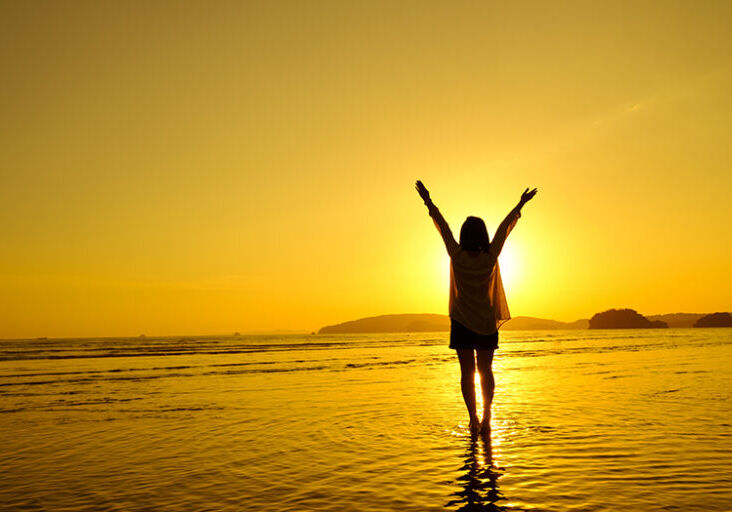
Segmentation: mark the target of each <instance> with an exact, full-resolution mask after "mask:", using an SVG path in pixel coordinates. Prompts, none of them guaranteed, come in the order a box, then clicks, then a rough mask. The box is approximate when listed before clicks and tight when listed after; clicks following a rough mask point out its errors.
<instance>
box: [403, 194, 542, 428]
mask: <svg viewBox="0 0 732 512" xmlns="http://www.w3.org/2000/svg"><path fill="white" fill-rule="evenodd" d="M417 192H419V195H420V197H421V198H422V199H423V200H424V204H425V205H427V208H428V209H429V212H430V217H432V220H433V221H434V222H435V226H437V230H438V231H439V232H440V235H442V239H443V240H444V242H445V247H446V248H447V254H449V255H450V348H452V349H455V350H456V352H457V356H458V360H459V361H460V386H461V388H462V391H463V399H464V400H465V405H466V406H467V408H468V413H469V414H470V430H471V432H478V431H479V430H480V431H483V432H488V431H489V430H490V428H491V426H490V421H491V403H492V402H493V390H494V388H495V382H494V380H493V369H492V368H491V366H492V364H493V351H494V350H495V349H497V348H498V328H499V327H500V326H501V324H502V323H503V322H505V321H506V320H508V319H510V318H511V315H510V314H509V312H508V304H507V303H506V295H505V293H504V291H503V283H502V282H501V272H500V269H499V268H498V255H499V254H500V253H501V249H502V248H503V243H504V242H505V241H506V237H507V236H508V234H509V233H510V232H511V230H512V229H513V227H514V226H515V225H516V222H517V221H518V219H519V217H521V208H522V207H523V206H524V205H525V204H526V203H527V202H528V201H529V200H531V198H533V197H534V195H536V189H533V190H531V191H529V189H528V188H527V189H526V190H525V191H524V193H523V194H521V200H520V201H519V203H518V205H516V207H515V208H514V209H513V210H511V212H510V213H509V214H508V216H506V218H505V219H504V220H503V222H501V225H500V226H498V229H497V230H496V234H495V236H494V237H493V241H492V242H491V241H490V240H489V239H488V231H487V230H486V228H485V223H484V222H483V220H482V219H480V218H478V217H468V218H467V219H465V222H464V223H463V226H462V228H460V243H459V244H458V243H457V242H456V241H455V238H454V237H453V236H452V231H450V227H449V226H448V225H447V222H445V219H444V218H443V217H442V214H441V213H440V210H438V209H437V206H435V204H434V203H433V202H432V199H430V193H429V192H428V191H427V188H425V186H424V185H423V184H422V182H421V181H417ZM476 354H477V360H478V371H479V372H480V381H481V383H482V390H483V423H482V424H481V422H480V419H479V418H478V415H477V413H476V410H475V361H476Z"/></svg>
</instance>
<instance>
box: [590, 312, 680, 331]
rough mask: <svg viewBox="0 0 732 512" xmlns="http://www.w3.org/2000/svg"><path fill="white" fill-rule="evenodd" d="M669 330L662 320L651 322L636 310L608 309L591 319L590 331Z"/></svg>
mask: <svg viewBox="0 0 732 512" xmlns="http://www.w3.org/2000/svg"><path fill="white" fill-rule="evenodd" d="M653 328H668V324H667V323H666V322H664V321H662V320H649V319H648V318H646V317H644V316H643V315H641V314H640V313H638V312H637V311H636V310H634V309H608V310H607V311H603V312H602V313H597V314H595V315H594V316H593V317H592V318H590V329H653Z"/></svg>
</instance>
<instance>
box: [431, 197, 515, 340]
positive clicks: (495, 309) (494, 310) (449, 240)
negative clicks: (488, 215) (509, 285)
mask: <svg viewBox="0 0 732 512" xmlns="http://www.w3.org/2000/svg"><path fill="white" fill-rule="evenodd" d="M427 208H428V209H429V212H430V217H432V220H433V221H434V222H435V226H437V230H438V231H439V232H440V235H442V239H443V240H444V242H445V247H446V248H447V253H448V254H449V255H450V318H452V319H453V320H456V321H458V322H460V323H461V324H463V325H464V326H465V327H467V328H468V329H470V330H471V331H474V332H476V333H478V334H493V333H495V332H496V331H497V330H498V328H499V327H500V326H501V325H502V324H503V323H504V322H506V321H507V320H509V319H510V318H511V314H510V313H509V311H508V304H507V302H506V294H505V292H504V291H503V282H502V281H501V271H500V268H499V267H498V255H499V254H500V253H501V249H502V248H503V243H504V242H505V241H506V237H507V236H508V234H509V233H510V232H511V230H512V229H513V227H514V226H515V225H516V222H517V221H518V219H519V217H521V206H520V205H519V206H517V207H516V208H514V209H513V210H511V212H510V213H509V214H508V216H507V217H506V218H505V219H504V220H503V222H501V225H500V226H499V227H498V229H497V230H496V234H495V236H494V237H493V240H492V241H491V243H490V248H489V250H488V251H479V252H477V253H476V252H475V251H471V252H472V253H473V254H471V252H468V251H466V250H464V249H462V248H461V247H460V245H459V244H458V243H457V242H456V241H455V238H454V237H453V236H452V231H450V227H449V226H448V225H447V222H446V221H445V219H444V218H443V217H442V214H441V213H440V210H438V209H437V207H436V206H435V205H434V204H432V203H431V202H430V203H429V204H428V205H427Z"/></svg>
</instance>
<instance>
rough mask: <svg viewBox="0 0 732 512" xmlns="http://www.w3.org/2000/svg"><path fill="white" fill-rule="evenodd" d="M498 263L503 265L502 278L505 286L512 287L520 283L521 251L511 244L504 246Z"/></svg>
mask: <svg viewBox="0 0 732 512" xmlns="http://www.w3.org/2000/svg"><path fill="white" fill-rule="evenodd" d="M498 263H499V264H500V266H501V279H502V280H503V287H504V288H507V289H508V288H512V287H513V285H515V284H516V283H518V281H519V277H520V276H519V274H520V268H521V261H520V256H519V252H518V251H517V250H516V249H515V248H514V247H513V246H512V245H510V244H506V245H505V246H503V250H501V255H500V256H498Z"/></svg>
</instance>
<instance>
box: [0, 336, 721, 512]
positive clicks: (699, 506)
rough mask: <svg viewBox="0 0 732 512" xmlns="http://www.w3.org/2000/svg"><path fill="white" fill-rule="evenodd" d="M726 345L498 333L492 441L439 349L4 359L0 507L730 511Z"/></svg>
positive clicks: (423, 339) (207, 343)
mask: <svg viewBox="0 0 732 512" xmlns="http://www.w3.org/2000/svg"><path fill="white" fill-rule="evenodd" d="M731 334H732V330H725V329H709V330H701V329H668V330H663V331H661V330H647V331H614V332H613V331H552V332H537V331H532V332H507V333H505V334H504V333H502V334H501V348H500V349H499V350H498V351H497V352H496V358H495V361H494V371H495V375H496V381H497V389H496V397H495V401H494V407H493V419H492V425H493V431H492V435H491V439H490V440H488V442H486V440H482V439H476V438H473V437H471V436H470V435H469V432H468V425H467V414H466V413H465V411H464V405H463V403H462V398H461V396H460V389H459V369H458V364H457V361H456V358H455V355H454V353H452V352H451V351H450V350H449V349H448V348H447V346H446V345H447V333H428V334H400V335H363V336H357V335H352V336H281V337H274V336H270V337H266V336H252V337H236V338H234V337H224V338H164V339H160V338H158V339H155V338H153V339H145V340H140V339H117V340H33V341H28V340H19V341H2V342H0V434H2V435H3V439H4V443H3V444H2V446H1V447H0V460H2V469H3V470H2V471H0V508H1V509H20V508H26V509H30V510H33V509H38V510H41V509H42V510H72V511H75V510H151V509H153V510H181V511H184V510H185V511H188V510H242V509H243V510H278V511H282V510H334V511H335V510H338V511H342V510H369V511H378V510H384V511H387V510H389V511H391V510H395V509H399V510H415V511H416V510H420V511H421V510H445V509H448V510H488V511H492V510H552V511H554V510H583V511H585V510H587V511H606V510H607V511H610V510H617V509H618V508H622V509H628V510H644V511H653V510H684V511H691V510H700V511H701V510H704V511H726V510H729V504H730V503H731V502H732V490H731V489H732V449H730V448H729V446H730V433H731V429H730V420H729V418H730V417H731V415H730V413H731V412H732V410H730V405H729V403H730V402H729V398H730V396H729V395H730V389H731V386H730V368H731V367H732V364H731V363H732V339H731V338H732V336H731ZM478 385H479V384H478ZM479 395H480V394H479V393H478V396H479ZM478 409H479V410H480V406H479V408H478Z"/></svg>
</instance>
